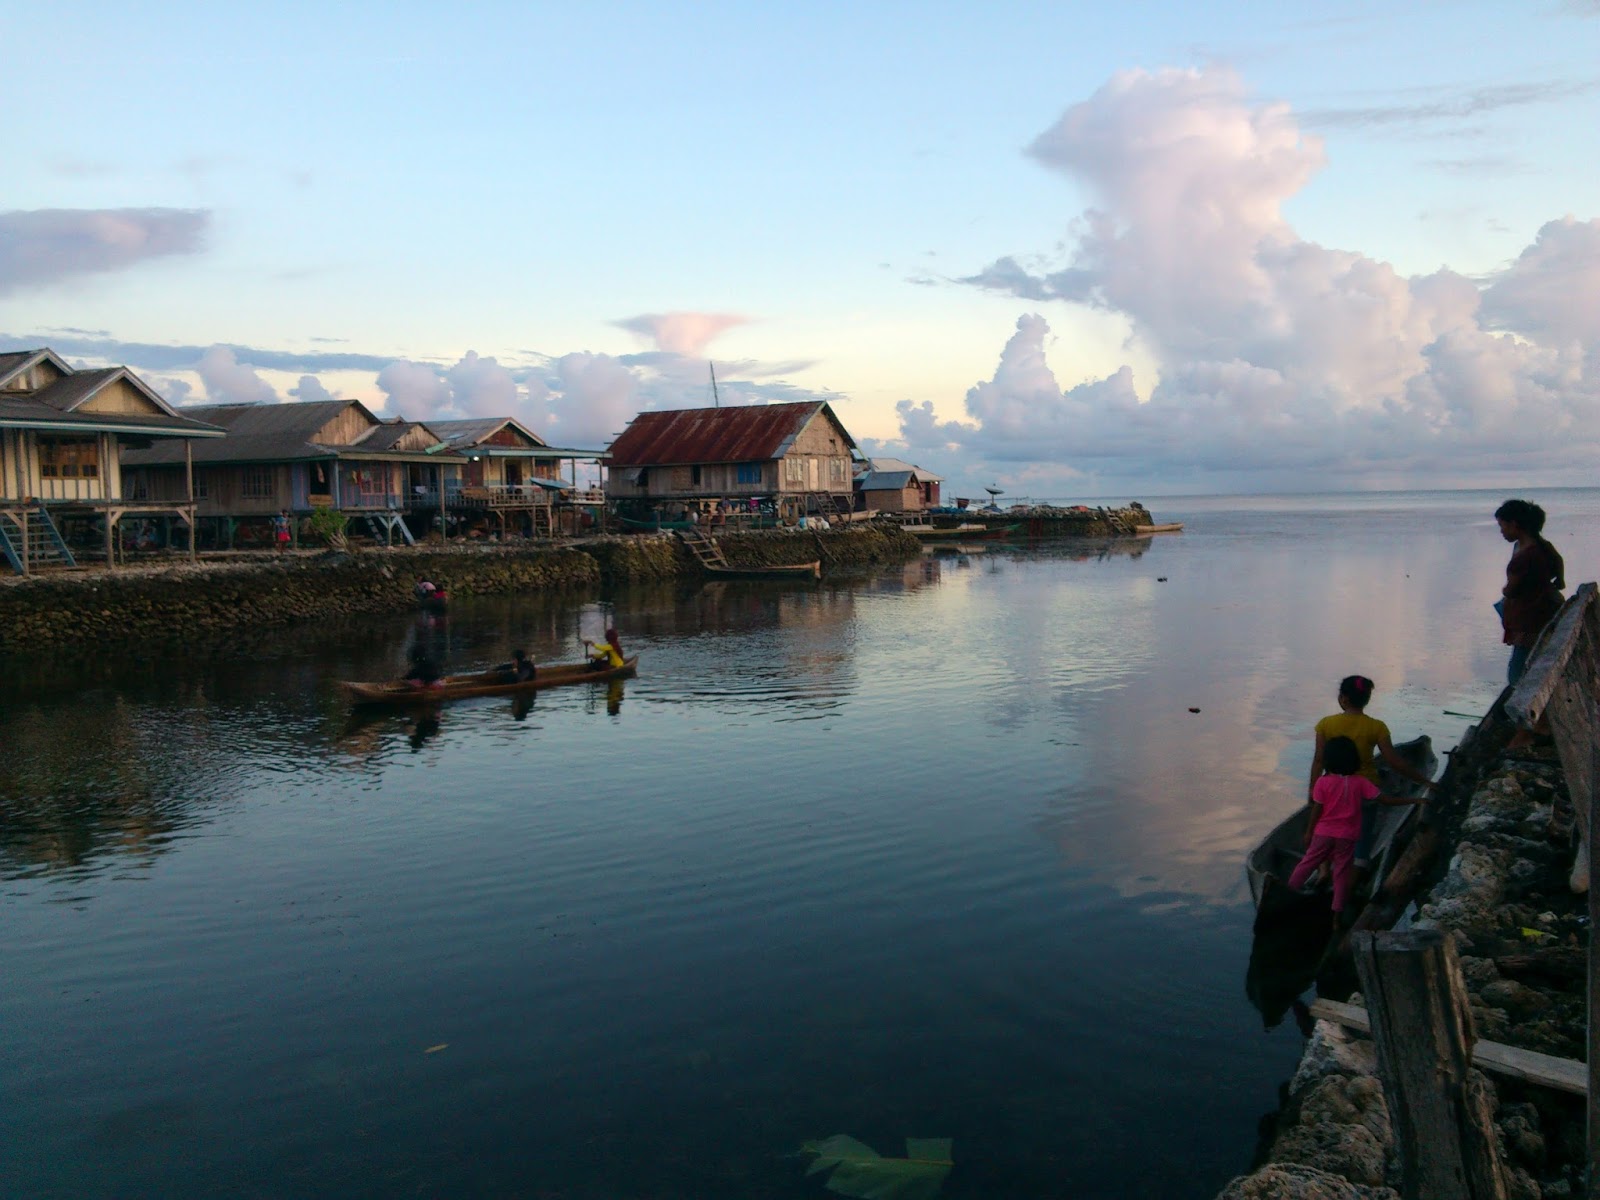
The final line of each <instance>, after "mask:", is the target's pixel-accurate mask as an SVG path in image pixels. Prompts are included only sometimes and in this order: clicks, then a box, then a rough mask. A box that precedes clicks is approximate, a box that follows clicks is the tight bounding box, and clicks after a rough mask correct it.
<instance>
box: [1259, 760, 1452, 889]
mask: <svg viewBox="0 0 1600 1200" xmlns="http://www.w3.org/2000/svg"><path fill="white" fill-rule="evenodd" d="M1395 751H1396V752H1397V753H1398V754H1399V755H1400V756H1401V757H1402V758H1404V759H1405V760H1406V762H1407V763H1409V764H1410V765H1411V766H1412V767H1414V768H1415V769H1416V770H1418V771H1421V772H1422V773H1423V774H1425V775H1427V776H1429V777H1430V778H1431V777H1432V775H1433V773H1434V771H1435V770H1436V769H1437V768H1438V766H1439V759H1438V756H1437V755H1436V754H1434V752H1433V739H1432V738H1430V737H1428V736H1426V735H1424V736H1422V737H1419V738H1413V739H1412V740H1411V741H1409V742H1401V743H1400V744H1399V745H1397V746H1395ZM1378 775H1379V786H1381V787H1382V788H1383V790H1384V791H1385V792H1386V793H1388V794H1389V795H1391V796H1405V797H1416V798H1419V799H1420V798H1421V796H1422V793H1423V788H1422V787H1421V785H1420V784H1415V783H1412V782H1411V781H1410V780H1408V779H1402V778H1400V777H1399V776H1396V775H1394V774H1392V773H1391V772H1390V771H1389V770H1388V768H1387V767H1386V766H1385V765H1383V764H1382V763H1380V764H1379V767H1378ZM1421 812H1422V810H1421V809H1420V808H1418V807H1417V806H1416V805H1414V804H1407V805H1387V804H1386V805H1382V806H1380V807H1379V809H1378V811H1377V814H1376V817H1375V821H1376V828H1375V829H1374V830H1373V840H1372V866H1371V868H1370V869H1369V870H1368V872H1367V875H1366V879H1365V880H1364V881H1363V884H1362V887H1361V892H1362V895H1360V896H1358V898H1357V899H1358V902H1364V900H1365V898H1366V896H1368V895H1371V894H1372V892H1373V891H1375V890H1376V889H1377V888H1378V886H1379V885H1380V884H1381V883H1382V882H1383V879H1384V876H1385V875H1387V874H1388V871H1389V867H1390V866H1391V865H1392V864H1393V862H1394V860H1395V857H1396V856H1397V855H1398V853H1399V851H1400V849H1401V848H1403V846H1404V844H1405V842H1406V841H1408V840H1409V839H1410V836H1411V833H1412V832H1413V830H1414V827H1415V823H1416V821H1417V819H1418V817H1419V816H1420V814H1421ZM1309 818H1310V813H1309V811H1308V809H1307V806H1305V805H1302V806H1301V807H1300V808H1299V809H1298V810H1297V811H1296V812H1295V813H1294V814H1293V815H1291V816H1289V817H1286V818H1285V819H1284V820H1282V821H1280V822H1279V823H1278V825H1277V827H1276V828H1274V829H1273V831H1272V832H1271V833H1269V834H1267V836H1266V837H1265V838H1264V839H1263V840H1262V842H1261V844H1260V845H1258V846H1257V847H1256V848H1255V849H1254V850H1252V851H1251V852H1250V857H1249V858H1248V859H1246V860H1245V876H1246V878H1247V879H1248V880H1249V882H1250V895H1251V897H1252V899H1253V900H1254V901H1255V905H1256V912H1257V919H1258V920H1259V919H1260V918H1261V917H1262V916H1265V915H1268V914H1269V913H1270V912H1276V911H1278V910H1280V909H1283V908H1286V907H1294V906H1299V905H1305V904H1310V903H1324V904H1325V903H1326V902H1327V900H1326V897H1321V898H1317V897H1306V896H1302V895H1300V894H1299V893H1296V892H1291V891H1290V890H1289V889H1288V888H1287V887H1286V886H1283V884H1284V882H1285V881H1286V880H1287V879H1288V878H1289V874H1290V872H1292V871H1293V870H1294V868H1295V865H1296V864H1297V863H1298V862H1299V861H1300V855H1301V851H1302V850H1303V848H1304V846H1305V834H1306V821H1307V820H1308V819H1309ZM1274 885H1277V886H1274Z"/></svg>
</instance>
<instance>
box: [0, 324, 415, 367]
mask: <svg viewBox="0 0 1600 1200" xmlns="http://www.w3.org/2000/svg"><path fill="white" fill-rule="evenodd" d="M311 340H312V341H328V340H331V339H327V338H312V339H311ZM43 345H49V346H51V347H53V348H54V349H55V350H56V352H57V353H59V354H70V355H74V356H78V357H83V358H92V359H98V360H99V361H101V362H106V363H115V364H117V365H118V366H126V367H132V368H133V369H134V370H136V371H181V370H185V369H189V368H192V367H193V366H194V364H195V363H196V361H198V360H199V358H200V356H201V355H203V354H204V353H205V352H206V351H207V350H208V349H210V347H209V346H195V345H184V344H182V343H177V344H171V345H168V344H163V343H158V342H124V341H118V340H117V339H115V338H112V337H110V336H106V335H96V336H85V337H66V338H58V337H46V336H43V335H41V334H23V335H17V334H10V333H0V350H31V349H34V348H36V347H38V346H43ZM227 348H228V349H229V350H231V351H232V352H233V354H234V357H235V358H237V359H238V360H239V361H241V362H248V363H251V364H253V365H254V366H256V367H257V368H259V369H260V370H263V371H288V372H292V373H296V374H305V373H310V374H317V373H320V372H322V371H381V370H383V368H384V367H386V366H388V365H389V364H390V363H392V362H394V361H395V357H394V355H392V354H356V353H309V354H308V353H304V352H302V351H298V350H271V349H268V348H266V347H263V346H243V345H237V344H233V343H228V344H227Z"/></svg>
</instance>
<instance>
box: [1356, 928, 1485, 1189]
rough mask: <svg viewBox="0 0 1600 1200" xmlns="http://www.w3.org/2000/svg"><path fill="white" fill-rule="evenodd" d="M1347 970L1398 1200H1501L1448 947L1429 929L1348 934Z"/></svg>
mask: <svg viewBox="0 0 1600 1200" xmlns="http://www.w3.org/2000/svg"><path fill="white" fill-rule="evenodd" d="M1351 948H1352V950H1353V951H1354V954H1355V961H1356V972H1357V974H1358V975H1359V976H1360V978H1361V991H1362V993H1363V994H1364V996H1365V997H1366V1003H1367V1012H1368V1013H1369V1014H1370V1015H1371V1017H1372V1036H1373V1040H1374V1041H1375V1042H1376V1043H1377V1047H1378V1070H1379V1074H1380V1076H1381V1077H1382V1079H1383V1091H1384V1095H1385V1097H1386V1098H1387V1100H1388V1103H1389V1119H1390V1121H1391V1122H1392V1124H1393V1126H1394V1133H1395V1141H1396V1143H1397V1145H1398V1148H1399V1153H1400V1173H1401V1179H1400V1194H1401V1196H1403V1197H1405V1200H1435V1198H1437V1197H1442V1196H1458V1197H1461V1198H1462V1200H1506V1183H1505V1175H1504V1172H1503V1170H1502V1169H1501V1165H1500V1152H1499V1145H1498V1143H1497V1141H1496V1140H1495V1129H1494V1114H1493V1113H1492V1112H1491V1111H1490V1102H1489V1091H1488V1088H1487V1085H1486V1082H1485V1081H1484V1079H1483V1077H1482V1076H1481V1075H1477V1074H1476V1073H1475V1072H1473V1070H1472V1043H1473V1041H1474V1040H1475V1037H1474V1034H1473V1030H1472V1011H1471V1009H1470V1008H1468V1006H1467V990H1466V984H1465V983H1464V982H1463V980H1462V978H1461V964H1460V962H1459V961H1458V960H1457V959H1456V951H1455V943H1454V942H1453V941H1451V940H1450V939H1449V938H1448V937H1447V936H1446V935H1444V934H1442V933H1440V932H1439V931H1438V930H1434V929H1424V930H1413V931H1410V932H1406V933H1379V934H1372V933H1366V932H1362V933H1357V934H1356V935H1355V936H1354V937H1353V938H1352V939H1351Z"/></svg>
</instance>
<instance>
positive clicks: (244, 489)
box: [239, 467, 277, 500]
mask: <svg viewBox="0 0 1600 1200" xmlns="http://www.w3.org/2000/svg"><path fill="white" fill-rule="evenodd" d="M272 483H273V480H272V468H271V467H244V468H242V469H241V471H240V475H239V495H240V497H241V498H243V499H245V500H271V499H272V497H273V496H274V495H275V494H276V492H277V489H276V488H274V487H273V486H272Z"/></svg>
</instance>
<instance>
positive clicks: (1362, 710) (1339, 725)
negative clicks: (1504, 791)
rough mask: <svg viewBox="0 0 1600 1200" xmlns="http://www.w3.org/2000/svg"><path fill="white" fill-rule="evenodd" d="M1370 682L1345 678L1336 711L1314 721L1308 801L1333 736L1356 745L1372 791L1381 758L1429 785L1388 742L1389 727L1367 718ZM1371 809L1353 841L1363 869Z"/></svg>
mask: <svg viewBox="0 0 1600 1200" xmlns="http://www.w3.org/2000/svg"><path fill="white" fill-rule="evenodd" d="M1372 686H1373V685H1372V680H1370V679H1368V678H1367V677H1366V676H1365V675H1346V676H1345V677H1344V678H1343V679H1341V680H1340V681H1339V711H1338V712H1337V713H1335V714H1334V715H1333V716H1331V717H1323V718H1322V720H1320V721H1318V722H1317V728H1316V734H1317V747H1316V750H1315V751H1314V752H1313V753H1312V755H1311V779H1310V781H1309V783H1307V785H1306V788H1307V799H1308V800H1309V801H1311V802H1313V803H1314V802H1315V797H1313V796H1312V795H1311V792H1312V791H1313V790H1314V789H1315V788H1316V786H1317V780H1318V779H1320V778H1321V777H1322V768H1323V765H1324V764H1323V755H1324V754H1325V752H1326V747H1327V743H1328V742H1329V741H1330V740H1331V739H1333V738H1336V737H1345V738H1349V739H1350V740H1351V741H1352V742H1354V743H1355V747H1356V757H1357V759H1358V760H1359V767H1358V770H1359V771H1360V773H1361V774H1362V776H1364V777H1365V778H1366V780H1367V782H1368V783H1370V784H1372V787H1373V790H1374V791H1376V790H1377V787H1378V760H1379V759H1380V758H1381V759H1382V760H1383V761H1384V762H1385V763H1387V764H1388V765H1389V769H1390V770H1392V771H1393V772H1394V773H1395V774H1397V775H1401V776H1404V777H1405V778H1406V779H1409V780H1411V781H1412V782H1414V783H1420V784H1423V785H1424V786H1432V785H1431V783H1430V782H1429V780H1428V777H1427V776H1426V775H1424V774H1423V773H1422V772H1421V771H1419V770H1417V769H1416V768H1415V767H1413V766H1412V765H1411V764H1410V763H1408V762H1407V761H1406V760H1405V759H1404V758H1403V757H1401V755H1400V753H1399V752H1398V751H1397V750H1396V749H1395V748H1394V743H1393V742H1392V741H1390V739H1389V727H1388V726H1387V725H1385V724H1384V723H1383V722H1382V721H1380V720H1378V719H1377V718H1375V717H1369V716H1367V702H1368V701H1370V700H1371V699H1372ZM1373 816H1374V810H1373V809H1371V808H1370V807H1369V808H1366V809H1365V810H1363V817H1362V824H1361V832H1360V834H1359V835H1357V838H1356V854H1355V865H1356V867H1357V869H1362V870H1364V869H1365V868H1366V866H1367V858H1368V856H1369V852H1370V850H1371V847H1372V818H1373Z"/></svg>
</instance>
